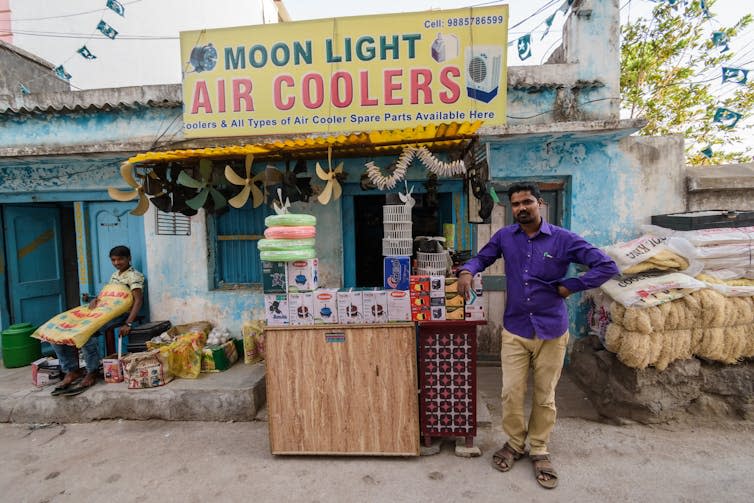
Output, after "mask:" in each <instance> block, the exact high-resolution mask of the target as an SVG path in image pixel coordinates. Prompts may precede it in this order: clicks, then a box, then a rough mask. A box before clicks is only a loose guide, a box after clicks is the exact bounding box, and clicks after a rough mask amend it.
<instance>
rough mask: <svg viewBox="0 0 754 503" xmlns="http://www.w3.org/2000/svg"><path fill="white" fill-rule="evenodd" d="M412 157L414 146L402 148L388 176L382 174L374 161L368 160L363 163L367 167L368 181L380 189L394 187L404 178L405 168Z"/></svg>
mask: <svg viewBox="0 0 754 503" xmlns="http://www.w3.org/2000/svg"><path fill="white" fill-rule="evenodd" d="M413 158H414V148H413V147H406V148H404V149H403V152H402V153H401V155H400V157H398V161H397V162H396V163H395V169H394V170H393V173H392V174H391V175H389V176H385V175H383V174H382V169H381V168H380V167H379V166H377V165H376V164H375V163H374V161H369V162H368V163H366V164H365V166H366V168H367V177H368V178H369V181H371V182H372V183H373V184H374V185H375V187H377V188H378V189H380V190H386V189H394V188H395V186H396V185H397V184H398V182H399V181H401V180H403V178H405V176H406V170H407V169H408V166H409V164H411V159H413Z"/></svg>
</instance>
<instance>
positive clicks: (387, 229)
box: [383, 222, 412, 239]
mask: <svg viewBox="0 0 754 503" xmlns="http://www.w3.org/2000/svg"><path fill="white" fill-rule="evenodd" d="M383 231H384V234H385V238H390V239H412V238H411V222H400V223H394V222H389V223H386V224H384V227H383Z"/></svg>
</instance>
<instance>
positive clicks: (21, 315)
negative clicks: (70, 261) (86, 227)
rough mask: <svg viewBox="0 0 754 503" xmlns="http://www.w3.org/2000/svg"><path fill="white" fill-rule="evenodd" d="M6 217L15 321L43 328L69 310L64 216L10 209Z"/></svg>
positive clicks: (48, 211) (54, 211) (55, 211)
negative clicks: (55, 317) (64, 275)
mask: <svg viewBox="0 0 754 503" xmlns="http://www.w3.org/2000/svg"><path fill="white" fill-rule="evenodd" d="M4 217H5V244H6V263H7V266H8V292H9V295H8V296H9V299H10V310H11V320H12V322H13V323H21V322H29V323H31V324H33V325H41V324H42V323H44V322H46V321H47V320H49V319H50V318H52V317H53V316H55V315H56V314H58V313H60V312H62V311H64V310H65V283H64V277H63V246H62V242H61V236H60V212H59V210H58V209H57V208H44V207H30V206H23V207H20V206H6V207H5V211H4Z"/></svg>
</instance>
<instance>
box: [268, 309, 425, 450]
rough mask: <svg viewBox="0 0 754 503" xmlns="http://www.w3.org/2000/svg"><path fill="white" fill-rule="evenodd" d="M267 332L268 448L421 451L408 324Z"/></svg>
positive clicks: (412, 330)
mask: <svg viewBox="0 0 754 503" xmlns="http://www.w3.org/2000/svg"><path fill="white" fill-rule="evenodd" d="M265 332H266V344H267V354H266V360H267V403H268V410H269V428H270V449H271V451H272V453H273V454H347V455H395V456H418V455H419V405H418V404H419V402H418V396H417V370H416V329H415V325H414V324H413V323H390V324H374V325H308V326H285V327H268V328H267V329H266V331H265Z"/></svg>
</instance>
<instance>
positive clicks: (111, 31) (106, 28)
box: [97, 20, 118, 39]
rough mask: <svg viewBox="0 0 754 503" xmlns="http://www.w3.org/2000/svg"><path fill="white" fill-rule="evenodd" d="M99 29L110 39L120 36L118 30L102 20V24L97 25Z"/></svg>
mask: <svg viewBox="0 0 754 503" xmlns="http://www.w3.org/2000/svg"><path fill="white" fill-rule="evenodd" d="M97 29H98V30H99V31H100V32H101V33H102V34H103V35H104V36H106V37H107V38H109V39H114V38H115V37H116V36H118V30H116V29H115V28H113V27H112V26H110V25H109V24H107V23H106V22H104V21H102V20H100V22H99V23H98V24H97Z"/></svg>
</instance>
